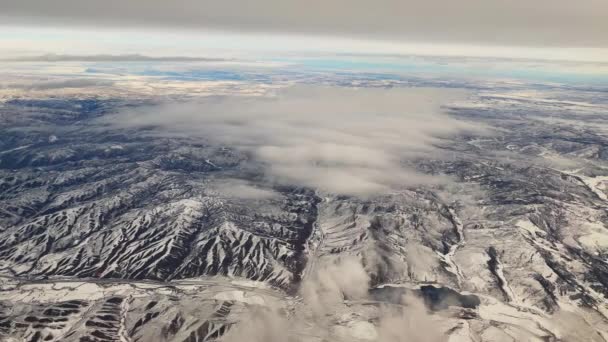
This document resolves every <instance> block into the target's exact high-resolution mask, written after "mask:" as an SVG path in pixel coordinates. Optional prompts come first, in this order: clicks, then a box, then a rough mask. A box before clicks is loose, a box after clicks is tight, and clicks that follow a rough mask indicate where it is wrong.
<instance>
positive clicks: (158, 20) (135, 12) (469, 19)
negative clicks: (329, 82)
mask: <svg viewBox="0 0 608 342" xmlns="http://www.w3.org/2000/svg"><path fill="white" fill-rule="evenodd" d="M0 13H2V16H4V18H3V19H2V21H3V22H6V23H18V24H24V23H25V24H39V23H45V22H46V23H49V22H50V23H52V24H54V25H66V24H79V25H90V26H93V27H97V28H100V27H115V28H120V27H125V26H143V27H155V28H164V27H173V28H183V27H188V28H206V29H220V30H228V31H240V32H251V31H257V32H272V33H305V34H309V33H312V34H323V35H333V36H347V37H355V38H361V37H373V38H379V39H391V40H395V41H404V40H410V41H419V42H420V41H425V42H465V43H471V42H473V43H486V44H487V43H489V44H494V45H535V46H548V45H554V46H558V45H559V46H595V47H607V46H608V36H607V35H606V34H605V33H606V32H608V21H607V20H605V19H606V13H608V2H606V1H604V0H580V1H569V0H535V1H525V0H514V1H498V0H490V1H488V0H461V1H443V0H427V1H416V0H379V1H369V0H330V1H321V0H312V1H296V0H259V1H255V2H250V1H244V0H226V1H212V0H177V1H164V0H145V1H144V0H131V1H121V0H105V1H101V0H91V1H80V0H55V1H40V0H20V1H14V0H2V1H0Z"/></svg>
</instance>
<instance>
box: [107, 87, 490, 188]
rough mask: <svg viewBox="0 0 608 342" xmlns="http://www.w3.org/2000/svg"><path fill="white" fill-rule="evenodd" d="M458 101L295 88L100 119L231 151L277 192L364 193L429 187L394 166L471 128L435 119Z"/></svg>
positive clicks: (424, 93) (455, 93)
mask: <svg viewBox="0 0 608 342" xmlns="http://www.w3.org/2000/svg"><path fill="white" fill-rule="evenodd" d="M465 96H466V93H465V92H464V91H461V90H449V89H430V88H408V89H367V88H366V89H351V88H337V87H319V86H296V87H292V88H288V89H286V90H282V91H279V92H278V93H277V94H276V96H271V97H238V96H229V97H211V98H205V99H203V100H201V101H197V102H192V103H187V104H165V105H162V106H159V107H153V108H145V109H143V110H136V111H130V112H126V113H122V114H120V117H112V118H110V119H109V121H110V122H112V123H113V124H115V125H120V126H123V127H138V126H157V127H158V128H159V129H160V131H161V132H162V133H161V134H178V135H180V136H183V135H188V136H192V137H200V138H202V139H205V140H207V141H209V142H211V143H213V144H221V145H225V146H228V147H234V148H238V149H241V150H242V151H245V152H247V153H250V154H251V156H252V158H253V159H254V160H255V161H257V162H260V163H262V165H264V167H265V171H266V176H267V177H268V178H269V179H271V180H272V181H274V182H277V183H280V184H294V185H299V186H308V187H314V188H319V189H321V190H325V191H329V192H334V193H339V194H352V195H369V194H376V193H380V192H383V191H386V190H388V189H391V188H394V187H400V186H412V185H418V184H421V183H427V182H433V181H437V179H436V178H432V177H429V176H427V175H422V174H420V173H417V172H415V171H413V170H410V169H407V168H406V167H404V166H403V161H404V160H407V159H409V158H413V157H417V156H422V155H428V154H433V155H436V154H437V151H438V150H437V149H436V148H435V147H434V145H435V144H439V143H443V142H444V141H443V140H442V139H443V138H445V137H448V136H451V135H453V134H458V133H462V132H465V131H474V130H478V129H479V127H478V126H477V125H474V124H472V123H470V122H464V121H460V120H456V119H455V118H452V117H450V116H448V115H446V114H445V113H443V110H442V104H447V103H449V102H451V101H454V100H456V99H462V98H463V97H465Z"/></svg>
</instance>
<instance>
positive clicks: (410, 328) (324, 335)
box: [222, 256, 447, 342]
mask: <svg viewBox="0 0 608 342" xmlns="http://www.w3.org/2000/svg"><path fill="white" fill-rule="evenodd" d="M368 289H369V276H368V275H367V273H366V270H365V269H364V267H363V265H362V263H361V261H360V260H359V259H358V258H357V257H355V256H341V257H336V258H330V259H321V260H319V263H318V264H317V265H316V266H315V268H314V270H313V272H312V274H310V275H309V277H308V278H306V279H305V281H304V284H302V289H301V292H300V296H301V298H302V301H301V303H299V304H298V305H297V306H296V307H295V308H294V311H293V312H291V314H290V316H289V317H286V315H285V313H284V312H281V311H280V310H276V309H273V308H269V307H266V308H253V309H252V310H251V312H249V313H248V314H247V315H246V316H245V317H244V318H243V319H241V320H240V321H239V322H238V323H237V324H236V325H235V326H234V327H233V328H232V329H230V330H229V331H228V333H227V334H226V335H225V336H224V337H223V339H222V341H226V342H232V341H235V342H236V341H251V342H306V341H335V342H338V341H364V340H366V341H375V342H407V341H428V342H446V341H447V335H446V334H445V333H444V332H443V329H442V328H438V326H437V322H434V321H433V317H432V315H431V314H430V313H429V311H428V309H427V308H426V306H425V304H424V302H423V300H422V299H421V298H419V297H416V296H415V295H413V294H412V293H409V292H408V293H409V294H407V295H404V296H403V298H402V300H401V302H400V303H393V304H392V305H377V306H374V307H373V308H372V309H369V308H370V306H368V309H362V308H361V307H359V310H360V311H358V310H357V309H355V308H354V307H353V306H355V305H359V304H361V303H370V302H369V299H370V298H369V296H368ZM345 304H346V307H348V309H347V311H353V310H354V311H355V312H356V313H355V314H354V316H350V319H345V316H344V313H345V311H344V309H345ZM370 321H374V322H377V323H376V324H372V323H370ZM337 322H339V323H338V324H337Z"/></svg>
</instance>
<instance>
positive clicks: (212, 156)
mask: <svg viewBox="0 0 608 342" xmlns="http://www.w3.org/2000/svg"><path fill="white" fill-rule="evenodd" d="M359 82H360V81H359ZM370 82H375V81H370ZM340 84H343V82H342V81H341V82H340ZM373 85H376V84H375V83H374V84H373ZM423 85H425V86H428V84H423ZM435 85H436V84H435ZM456 86H459V87H460V86H463V85H462V84H457V85H456ZM469 86H470V85H469ZM524 88H525V89H527V90H528V91H530V89H532V90H534V92H531V93H529V92H524V90H522V89H524ZM476 91H477V92H478V94H477V95H476V96H475V97H472V98H470V99H468V100H467V102H464V103H456V104H452V105H451V106H450V108H449V113H450V116H451V117H453V118H456V119H457V120H467V121H473V122H476V123H479V124H483V125H484V126H486V127H490V130H489V131H486V132H482V133H479V134H458V135H455V136H449V137H442V139H441V140H439V141H435V142H433V144H434V147H435V148H436V149H437V150H439V151H441V153H439V154H428V155H424V154H419V155H416V156H415V157H414V158H409V159H407V160H404V161H403V164H404V165H403V166H404V167H408V168H411V169H414V170H416V171H417V172H418V173H420V174H424V175H434V176H437V177H442V178H445V179H449V180H450V181H449V182H437V183H434V182H430V183H428V184H419V185H411V186H405V187H399V188H395V189H392V190H391V191H388V192H384V193H381V194H376V195H373V196H355V195H343V194H336V193H331V192H328V191H324V190H323V189H315V188H312V187H306V186H299V185H287V184H281V183H280V182H279V183H276V182H270V181H269V180H268V179H267V178H265V177H263V173H264V172H263V170H264V168H263V167H262V166H260V164H259V163H257V162H256V160H255V156H252V154H251V153H248V151H247V150H243V149H239V148H236V147H234V146H227V145H223V144H214V143H209V142H207V141H204V140H199V139H194V138H192V137H190V136H164V135H161V134H158V132H157V131H156V129H157V128H156V127H127V128H124V127H123V128H120V127H119V128H117V127H113V126H107V125H103V124H99V123H100V122H103V121H100V118H104V117H106V116H107V115H109V114H114V113H117V112H120V111H121V110H124V109H125V108H133V107H136V108H139V107H142V106H144V105H148V104H149V102H150V98H142V97H138V96H135V95H125V96H123V97H113V98H111V99H108V98H104V97H99V96H97V97H92V96H89V95H88V94H86V95H81V96H79V97H74V96H73V95H70V96H65V97H54V98H51V97H42V98H32V95H30V94H28V93H18V94H17V95H14V94H13V95H11V96H9V97H8V98H5V99H4V100H3V102H2V104H0V120H1V121H0V129H1V130H2V135H1V136H0V241H1V242H0V276H1V277H2V278H1V283H0V290H1V291H0V339H2V340H3V341H212V340H222V339H223V340H228V341H236V340H239V339H240V340H243V339H244V338H245V337H243V336H247V335H239V334H248V333H249V334H254V333H253V332H252V331H257V332H256V333H255V334H257V333H259V332H260V331H263V330H269V331H273V333H272V334H270V335H260V336H262V337H260V336H258V335H255V334H254V335H255V336H254V335H251V336H250V338H251V340H254V341H258V340H260V341H261V340H267V341H285V340H287V339H286V338H287V337H286V336H289V340H294V341H382V342H388V341H410V340H416V341H423V340H428V341H435V340H436V341H448V340H449V341H560V340H563V341H606V340H608V299H607V296H608V260H607V259H606V258H607V257H606V255H607V254H606V253H607V252H608V230H607V229H608V227H607V226H606V225H607V224H608V218H607V209H608V162H607V160H608V136H607V135H606V134H607V132H608V131H607V129H608V121H607V120H606V118H605V117H604V116H605V113H606V110H608V106H607V103H608V100H607V98H606V93H605V92H601V91H597V90H593V89H588V90H572V89H568V94H570V95H569V96H570V97H573V98H564V96H565V95H564V94H565V90H564V89H563V88H560V87H559V86H551V87H549V86H540V85H525V86H522V85H507V86H505V85H503V86H501V87H497V88H496V89H492V90H488V89H487V86H484V89H476ZM531 94H532V95H531ZM490 131H491V132H490ZM402 138H403V139H407V137H402ZM389 177H390V175H389ZM353 260H354V261H353ZM247 322H250V323H251V322H253V323H254V325H255V326H254V327H257V329H253V330H252V329H251V327H249V328H248V325H247ZM248 329H249V330H248ZM395 329H397V330H395ZM400 329H401V330H400ZM277 334H278V335H277ZM407 338H410V339H407Z"/></svg>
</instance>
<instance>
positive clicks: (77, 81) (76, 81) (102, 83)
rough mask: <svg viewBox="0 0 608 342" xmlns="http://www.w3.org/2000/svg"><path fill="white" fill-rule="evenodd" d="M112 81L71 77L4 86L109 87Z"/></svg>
mask: <svg viewBox="0 0 608 342" xmlns="http://www.w3.org/2000/svg"><path fill="white" fill-rule="evenodd" d="M112 85H114V81H111V80H102V79H93V78H73V79H66V80H52V81H38V82H31V83H22V84H8V85H4V87H5V88H17V89H24V90H51V89H63V88H87V87H110V86H112Z"/></svg>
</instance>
